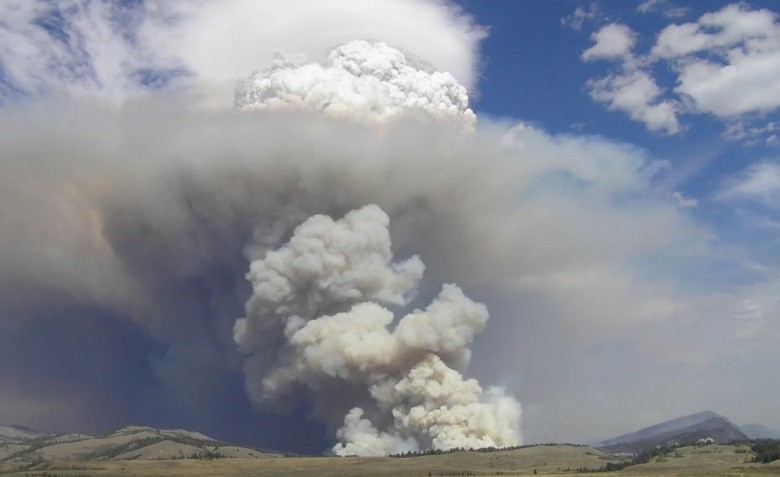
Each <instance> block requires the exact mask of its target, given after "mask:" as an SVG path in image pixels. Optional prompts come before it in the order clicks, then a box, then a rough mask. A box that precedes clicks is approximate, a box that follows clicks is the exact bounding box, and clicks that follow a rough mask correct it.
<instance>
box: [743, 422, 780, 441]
mask: <svg viewBox="0 0 780 477" xmlns="http://www.w3.org/2000/svg"><path fill="white" fill-rule="evenodd" d="M739 428H740V429H741V430H742V432H744V433H745V434H747V436H748V437H750V438H751V439H780V429H772V428H769V427H767V426H764V425H762V424H745V425H744V426H739Z"/></svg>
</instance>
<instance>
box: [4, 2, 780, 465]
mask: <svg viewBox="0 0 780 477" xmlns="http://www.w3.org/2000/svg"><path fill="white" fill-rule="evenodd" d="M337 3H338V5H340V6H341V8H338V9H334V8H333V5H334V3H333V1H331V0H287V1H285V2H257V1H252V0H219V1H217V0H197V1H192V2H186V1H182V2H165V1H161V0H160V1H158V0H146V1H141V2H109V1H86V0H68V1H62V2H59V1H54V2H52V1H48V0H38V1H29V2H11V3H8V2H5V3H3V2H0V17H2V18H3V19H6V18H8V21H7V22H0V39H2V41H0V63H2V65H0V66H2V67H1V68H0V75H2V78H0V79H2V81H0V100H1V101H2V102H3V103H2V104H3V106H2V110H1V111H0V150H1V151H3V152H2V154H0V171H1V173H0V422H22V423H24V424H27V425H31V426H33V427H40V428H41V429H43V430H52V431H61V432H72V431H74V430H75V431H79V432H98V431H101V430H104V429H105V428H107V427H111V426H113V425H116V426H121V425H126V424H128V423H131V422H132V423H144V424H149V425H154V426H158V427H187V428H191V429H193V430H197V431H200V432H204V433H206V434H209V435H214V436H215V437H219V438H222V439H224V440H240V441H243V442H246V443H249V444H253V445H257V446H261V447H268V448H277V449H284V450H293V451H299V452H321V451H322V450H323V449H325V448H332V449H333V450H334V451H335V452H336V453H339V454H363V455H377V454H386V453H390V452H401V451H406V450H413V449H428V448H436V449H446V448H451V447H461V446H462V447H482V446H491V445H495V446H501V445H511V444H516V443H519V442H520V436H521V433H520V429H519V421H520V417H521V416H520V407H519V405H518V402H517V400H515V398H514V397H512V396H517V397H518V398H520V400H521V401H522V403H523V412H522V419H523V422H522V437H523V439H525V440H530V441H536V442H538V441H550V440H567V441H571V440H576V439H582V440H585V439H588V438H590V437H592V436H593V434H594V433H595V434H611V433H613V431H617V430H619V429H621V426H625V425H626V421H625V419H624V418H623V417H624V416H625V415H626V413H627V412H632V413H636V409H639V408H646V409H649V410H651V411H648V412H649V413H652V412H654V411H655V410H657V409H658V408H657V406H658V405H659V404H658V403H662V405H663V406H669V407H668V408H666V409H667V410H668V409H672V408H674V409H675V410H674V412H673V414H682V413H684V411H685V409H683V408H686V407H688V406H693V407H695V406H698V405H700V401H699V400H698V399H699V398H698V397H697V396H701V395H703V394H702V393H695V392H692V391H693V390H696V389H697V388H696V384H695V380H692V379H690V377H691V376H700V374H699V373H692V372H691V373H690V374H687V373H689V372H690V371H691V369H690V368H685V367H680V366H677V363H673V364H672V365H669V364H668V361H665V360H668V359H670V355H669V353H668V352H666V350H667V349H668V346H667V344H668V343H675V349H676V350H677V351H676V353H675V354H674V357H675V358H677V357H679V356H683V357H689V358H690V359H697V357H698V359H701V357H702V356H706V357H708V358H709V356H710V351H711V350H709V349H707V350H705V349H703V348H701V346H704V345H695V346H694V343H699V342H701V343H707V342H714V341H717V342H718V343H721V342H722V343H723V346H719V348H722V349H728V348H729V346H730V345H729V343H731V341H728V340H723V341H718V340H720V338H722V337H724V336H732V334H729V333H728V330H731V326H732V325H731V324H730V323H731V322H730V321H728V318H727V316H726V314H725V313H726V312H724V311H723V310H727V309H728V308H729V306H730V303H729V300H731V295H724V297H722V298H719V299H713V300H712V301H708V303H710V305H709V307H707V308H705V309H706V310H711V311H712V313H709V312H707V313H705V314H704V316H706V319H705V320H701V319H700V318H695V317H692V318H691V321H690V322H686V323H688V324H685V323H680V322H679V321H674V320H675V317H679V316H693V315H692V314H691V313H692V310H694V309H701V308H700V307H699V306H698V305H697V303H696V302H695V301H694V302H689V301H688V300H689V298H690V296H691V295H690V294H688V295H686V293H687V292H685V291H684V290H683V291H681V290H680V289H678V287H677V285H676V283H675V278H674V277H676V276H687V275H686V274H687V273H692V272H691V271H692V270H705V269H707V270H710V269H711V268H708V267H711V266H712V265H713V263H715V264H717V263H719V262H709V263H706V264H705V265H707V266H706V267H700V266H698V265H699V264H697V263H694V262H695V260H694V259H693V258H690V257H696V256H698V257H704V256H706V254H707V253H708V252H707V243H708V242H707V240H709V239H708V238H707V237H709V236H710V234H709V232H707V231H705V230H702V228H701V227H700V226H699V225H697V224H696V223H694V222H693V221H692V220H691V218H690V217H689V216H688V215H687V213H688V212H689V211H681V209H679V208H678V207H677V204H676V202H674V201H673V200H670V199H669V195H668V193H667V192H668V191H667V190H660V189H662V188H663V186H662V185H661V186H659V183H660V182H663V181H659V177H660V178H661V179H663V178H664V176H663V174H665V173H664V172H663V171H664V170H667V169H668V167H667V166H668V164H667V163H665V162H664V161H660V160H656V159H654V158H652V157H651V156H650V155H649V154H648V153H647V152H646V151H644V150H642V149H641V148H639V147H636V146H632V145H629V144H625V143H619V142H615V141H612V140H609V139H606V138H604V137H600V136H584V135H573V134H567V133H560V134H548V133H546V132H545V131H543V130H541V129H540V128H539V127H535V126H531V125H528V124H515V123H511V122H509V121H506V122H502V121H499V120H496V119H495V118H492V119H491V118H489V117H484V116H481V117H480V118H479V123H478V124H476V123H475V115H474V113H473V112H472V110H471V109H470V105H469V102H468V100H469V98H468V94H467V91H469V90H472V89H473V88H474V87H475V78H478V77H479V71H478V68H477V67H476V65H479V64H480V63H481V59H480V58H478V55H477V51H478V47H479V41H480V39H481V38H483V37H484V35H485V30H484V29H482V28H480V27H479V26H477V25H475V24H474V21H473V19H472V18H471V17H469V16H468V15H467V14H465V13H464V12H463V11H462V10H461V9H459V8H458V7H457V6H456V5H453V4H452V3H451V2H447V1H445V0H423V1H419V0H372V1H370V2H369V1H365V0H340V1H339V2H337ZM361 38H362V39H372V41H362V40H359V41H352V40H355V39H361ZM373 40H376V41H373ZM339 45H341V46H339ZM274 51H286V52H287V53H286V54H280V55H277V57H276V59H274V56H273V52H274ZM296 52H302V53H304V54H305V55H306V56H305V57H304V56H297V55H296ZM416 55H419V56H420V57H421V58H423V59H425V60H426V61H429V62H430V65H432V66H430V65H428V64H427V63H426V62H425V61H422V60H420V59H418V57H417V56H416ZM255 70H257V71H258V72H256V73H254V74H252V71H255ZM250 75H251V76H250ZM242 78H244V79H243V80H242ZM236 82H239V83H238V88H234V87H235V86H236ZM517 87H522V86H521V85H518V86H517ZM513 93H514V92H513V91H507V92H506V94H513ZM212 94H213V96H212ZM540 94H541V92H540ZM204 97H205V98H204ZM204 99H206V104H208V106H209V107H208V108H205V107H203V105H204V102H203V100H204ZM517 114H518V115H521V114H523V111H518V112H517ZM464 131H468V132H464ZM667 179H668V177H667ZM367 204H375V205H367ZM390 237H392V242H391V240H390ZM697 254H698V255H697ZM683 257H689V258H685V259H683ZM705 261H706V260H704V259H702V262H705ZM423 262H424V263H425V267H423ZM691 265H696V266H691ZM423 272H424V274H423ZM677 272H680V273H677ZM451 283H457V284H458V286H456V285H452V284H451ZM767 290H770V291H771V289H769V288H767ZM691 293H693V292H691ZM769 295H771V293H769V292H766V291H765V292H762V294H761V295H759V296H769ZM772 296H774V295H772ZM469 297H471V298H469ZM472 298H473V300H472ZM480 303H486V304H488V305H489V307H490V312H491V314H490V320H489V321H488V314H487V311H486V309H485V307H484V306H483V305H481V304H480ZM735 303H738V304H739V303H742V302H741V301H736V302H735ZM710 315H712V316H710ZM714 317H717V318H714ZM703 323H706V326H704V325H703ZM761 323H764V326H765V327H763V328H756V329H755V330H756V331H755V332H756V333H757V334H762V333H763V334H765V335H766V336H770V337H771V336H775V335H773V334H771V333H769V332H768V331H770V330H771V329H774V328H771V327H769V326H768V325H766V323H769V321H766V320H765V321H761ZM672 325H674V326H672ZM775 328H777V327H775ZM703 329H706V330H710V331H709V332H710V333H712V335H711V336H710V341H707V340H693V339H688V338H689V337H690V336H696V337H697V338H698V337H700V336H701V331H702V330H703ZM718 330H725V331H723V332H721V331H718ZM667 342H668V343H667ZM767 348H769V347H767ZM771 349H773V350H774V349H777V347H776V346H775V347H772V348H771ZM472 355H473V359H472ZM615 357H618V358H615ZM713 362H714V363H716V364H713V365H712V366H713V367H712V368H711V369H712V370H717V369H718V366H717V364H718V363H719V362H715V361H713ZM729 362H730V361H729ZM665 363H666V367H664V364H665ZM734 369H735V370H737V369H739V370H742V369H743V368H734ZM681 370H682V371H681ZM655 373H659V374H655ZM675 373H676V374H675ZM737 374H739V376H746V375H749V373H741V372H740V373H736V371H735V374H734V376H737ZM662 375H663V379H664V382H667V383H673V384H680V388H681V389H683V390H685V389H687V390H688V391H690V392H681V393H679V394H680V396H679V399H676V400H674V401H669V400H667V399H663V396H661V395H660V394H659V393H662V391H663V389H665V387H663V386H660V387H659V386H657V385H655V383H656V381H655V380H652V379H648V376H656V377H659V379H660V377H661V376H662ZM667 375H671V376H672V377H671V378H669V377H668V376H667ZM614 376H627V378H626V379H628V381H615V380H614V379H613V378H614ZM472 378H476V379H479V382H477V381H476V380H475V379H472ZM667 379H669V381H667ZM740 379H742V378H740ZM751 379H752V378H751ZM756 379H757V378H756ZM480 383H481V384H480ZM490 384H500V385H501V387H490ZM751 385H757V386H760V384H759V383H757V382H752V384H751ZM731 388H734V389H737V388H735V387H733V386H732V387H731ZM757 389H768V388H760V387H757ZM504 390H505V391H504ZM713 391H714V390H713ZM770 391H771V390H770ZM706 394H707V395H713V396H714V395H718V396H722V395H725V394H723V393H722V392H712V393H706ZM765 394H766V395H767V396H772V395H774V394H772V392H767V393H765ZM775 394H776V393H775ZM772 405H774V402H769V401H767V404H766V406H765V408H761V409H766V410H767V411H771V410H774V409H775V407H776V406H775V407H772ZM253 406H254V409H252V407H253ZM628 407H630V409H628ZM586 411H587V412H586ZM670 412H671V411H670ZM283 413H287V414H283ZM311 415H313V416H315V417H316V419H308V417H309V416H311ZM655 417H658V416H655V415H652V414H646V415H644V417H643V419H645V420H646V421H647V422H651V421H653V420H655ZM52 423H53V424H52ZM302 436H305V437H304V438H302ZM334 444H335V447H334Z"/></svg>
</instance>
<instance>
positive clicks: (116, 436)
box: [0, 426, 279, 463]
mask: <svg viewBox="0 0 780 477" xmlns="http://www.w3.org/2000/svg"><path fill="white" fill-rule="evenodd" d="M278 456H279V454H277V453H273V452H268V451H263V450H259V449H253V448H249V447H244V446H235V445H228V444H225V443H223V442H220V441H217V440H215V439H212V438H210V437H208V436H206V435H203V434H200V433H197V432H190V431H183V430H158V429H153V428H151V427H137V426H131V427H124V428H122V429H117V430H116V431H113V432H110V433H107V434H105V435H101V436H88V435H84V434H60V435H37V436H35V437H28V438H25V439H17V440H13V441H8V442H4V443H2V444H0V462H8V463H36V462H44V461H45V462H55V461H92V460H100V461H105V460H136V459H141V460H148V459H156V460H172V459H185V458H191V459H213V458H242V459H258V458H268V457H278Z"/></svg>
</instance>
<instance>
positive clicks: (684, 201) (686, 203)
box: [669, 191, 699, 209]
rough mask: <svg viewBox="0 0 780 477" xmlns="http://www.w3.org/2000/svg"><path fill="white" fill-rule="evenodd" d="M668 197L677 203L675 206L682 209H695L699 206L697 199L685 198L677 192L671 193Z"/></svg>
mask: <svg viewBox="0 0 780 477" xmlns="http://www.w3.org/2000/svg"><path fill="white" fill-rule="evenodd" d="M669 196H670V197H671V198H672V199H674V200H675V201H677V205H679V206H680V207H682V208H683V209H687V208H691V207H697V206H698V205H699V201H698V200H697V199H692V198H689V197H685V196H684V195H683V193H682V192H679V191H677V192H672V193H671V194H669Z"/></svg>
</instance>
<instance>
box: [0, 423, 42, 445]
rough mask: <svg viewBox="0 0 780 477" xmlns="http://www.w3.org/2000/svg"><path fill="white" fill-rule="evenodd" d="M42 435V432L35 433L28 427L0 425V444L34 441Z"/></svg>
mask: <svg viewBox="0 0 780 477" xmlns="http://www.w3.org/2000/svg"><path fill="white" fill-rule="evenodd" d="M42 435H44V434H43V433H42V432H38V431H35V430H33V429H30V428H29V427H24V426H17V425H8V424H0V444H2V443H6V442H21V441H25V440H28V439H35V438H36V437H40V436H42Z"/></svg>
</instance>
